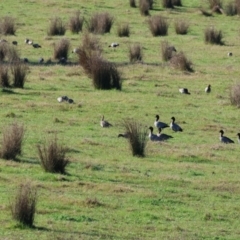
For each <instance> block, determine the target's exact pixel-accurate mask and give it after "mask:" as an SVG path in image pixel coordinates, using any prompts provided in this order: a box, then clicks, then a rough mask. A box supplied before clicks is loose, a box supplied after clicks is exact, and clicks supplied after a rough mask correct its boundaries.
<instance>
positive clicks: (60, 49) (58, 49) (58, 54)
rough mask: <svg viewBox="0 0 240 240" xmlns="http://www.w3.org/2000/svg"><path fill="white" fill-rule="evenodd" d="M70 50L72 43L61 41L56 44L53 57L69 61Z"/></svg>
mask: <svg viewBox="0 0 240 240" xmlns="http://www.w3.org/2000/svg"><path fill="white" fill-rule="evenodd" d="M69 49H70V41H69V40H68V39H66V38H64V39H61V40H59V42H57V43H56V44H54V52H53V57H54V59H58V60H60V59H62V58H64V59H68V54H69Z"/></svg>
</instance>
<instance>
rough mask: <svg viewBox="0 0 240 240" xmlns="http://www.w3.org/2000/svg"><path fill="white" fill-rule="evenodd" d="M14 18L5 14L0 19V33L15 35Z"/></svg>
mask: <svg viewBox="0 0 240 240" xmlns="http://www.w3.org/2000/svg"><path fill="white" fill-rule="evenodd" d="M16 30H17V28H16V24H15V19H14V18H12V17H10V16H5V17H3V18H2V19H1V21H0V33H1V34H3V35H15V33H16Z"/></svg>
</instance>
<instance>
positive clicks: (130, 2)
mask: <svg viewBox="0 0 240 240" xmlns="http://www.w3.org/2000/svg"><path fill="white" fill-rule="evenodd" d="M129 4H130V7H132V8H136V7H137V6H136V2H135V0H129Z"/></svg>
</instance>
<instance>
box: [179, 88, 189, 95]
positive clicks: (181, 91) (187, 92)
mask: <svg viewBox="0 0 240 240" xmlns="http://www.w3.org/2000/svg"><path fill="white" fill-rule="evenodd" d="M179 92H180V93H182V94H191V93H190V92H189V91H188V89H187V88H179Z"/></svg>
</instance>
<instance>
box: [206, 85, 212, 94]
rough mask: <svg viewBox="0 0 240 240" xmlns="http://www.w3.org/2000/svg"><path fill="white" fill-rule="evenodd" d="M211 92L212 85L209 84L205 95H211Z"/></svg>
mask: <svg viewBox="0 0 240 240" xmlns="http://www.w3.org/2000/svg"><path fill="white" fill-rule="evenodd" d="M210 92H211V85H210V84H209V85H208V86H207V87H206V88H205V93H210Z"/></svg>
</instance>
